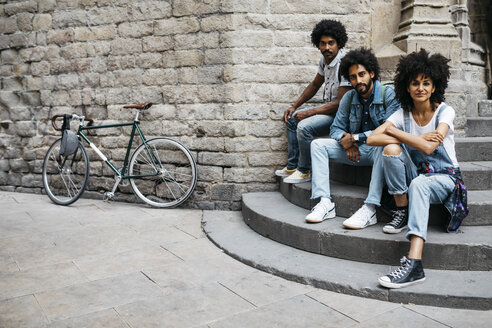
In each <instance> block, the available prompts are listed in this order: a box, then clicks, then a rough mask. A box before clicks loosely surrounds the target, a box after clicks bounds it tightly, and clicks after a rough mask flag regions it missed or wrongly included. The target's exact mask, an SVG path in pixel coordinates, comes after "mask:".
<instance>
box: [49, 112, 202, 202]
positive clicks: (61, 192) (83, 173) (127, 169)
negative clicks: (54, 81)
mask: <svg viewBox="0 0 492 328" xmlns="http://www.w3.org/2000/svg"><path fill="white" fill-rule="evenodd" d="M151 106H152V103H145V104H139V105H126V106H123V108H132V109H136V111H137V112H136V115H135V119H134V120H133V122H125V123H116V124H107V125H97V126H94V125H92V122H93V121H92V120H91V119H89V118H87V119H86V118H85V116H79V115H76V114H72V115H68V114H67V116H68V118H69V119H72V120H78V121H79V125H78V130H77V134H76V138H77V139H78V140H76V141H75V142H76V144H75V147H74V148H75V151H74V152H73V154H71V155H63V154H60V145H61V140H62V138H60V139H58V140H56V141H55V142H54V143H53V144H52V145H51V146H50V148H49V149H48V152H47V153H46V156H45V158H44V162H43V173H42V176H43V186H44V189H45V191H46V194H47V195H48V197H49V198H50V199H51V200H52V201H53V202H54V203H56V204H59V205H70V204H72V203H74V202H75V201H76V200H77V199H79V198H80V196H82V194H83V193H84V190H85V189H86V186H87V182H88V180H89V173H90V169H89V157H88V155H87V151H86V149H85V147H84V145H83V143H82V141H84V142H85V143H87V144H88V145H89V146H90V147H91V148H92V149H93V150H94V152H95V153H96V154H97V155H98V156H99V157H100V158H101V159H102V160H103V161H104V162H105V163H106V164H107V165H108V166H109V167H110V168H111V170H112V171H114V173H115V184H114V186H113V188H112V190H111V191H110V192H105V193H104V196H103V199H104V200H109V199H112V198H113V197H114V193H115V191H116V188H117V187H118V185H119V184H120V182H121V181H122V180H124V179H128V180H129V181H130V185H131V187H132V189H133V192H134V193H135V194H136V195H137V196H138V197H139V198H140V199H141V200H142V201H144V202H145V203H147V204H149V205H151V206H155V207H176V206H179V205H180V204H182V203H183V202H185V201H186V200H187V199H188V198H189V197H190V196H191V194H192V192H193V190H194V189H195V186H196V183H197V168H196V162H195V159H194V158H193V156H192V154H191V152H190V150H189V149H188V148H187V147H186V146H184V145H183V144H181V143H180V142H178V141H176V140H173V139H171V138H167V137H156V138H152V139H149V140H147V139H146V138H145V136H144V134H143V132H142V130H141V128H140V126H139V123H140V121H139V115H140V113H141V112H142V111H144V110H147V109H149V108H150V107H151ZM64 116H65V115H55V116H53V117H52V119H51V123H52V125H53V128H54V129H55V130H57V131H61V130H62V128H60V127H59V126H57V124H56V120H57V119H59V118H61V117H64ZM85 121H87V122H88V124H87V125H86V124H85ZM124 126H132V131H131V134H130V139H129V141H128V146H127V149H126V155H125V159H124V161H123V167H122V169H121V170H118V169H117V168H116V167H115V166H114V165H113V163H112V162H111V161H110V160H109V159H108V158H107V157H106V156H105V155H104V154H103V153H102V152H101V151H100V150H99V149H98V148H97V146H96V145H95V144H94V143H93V142H91V140H90V139H89V137H88V136H89V135H90V134H91V132H93V130H96V129H107V128H115V127H124ZM68 128H70V127H68ZM84 132H86V133H84ZM136 134H138V136H139V137H140V139H141V144H140V145H138V146H137V147H136V148H135V150H134V151H133V153H132V155H131V157H130V151H131V149H132V145H133V140H134V137H135V135H136ZM74 135H75V134H74Z"/></svg>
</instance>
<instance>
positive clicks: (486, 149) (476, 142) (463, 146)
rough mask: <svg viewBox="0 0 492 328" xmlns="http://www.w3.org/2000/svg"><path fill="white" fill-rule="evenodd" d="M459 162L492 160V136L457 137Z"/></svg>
mask: <svg viewBox="0 0 492 328" xmlns="http://www.w3.org/2000/svg"><path fill="white" fill-rule="evenodd" d="M454 141H455V148H456V157H457V158H458V162H475V161H492V151H490V150H491V149H492V137H467V138H455V139H454Z"/></svg>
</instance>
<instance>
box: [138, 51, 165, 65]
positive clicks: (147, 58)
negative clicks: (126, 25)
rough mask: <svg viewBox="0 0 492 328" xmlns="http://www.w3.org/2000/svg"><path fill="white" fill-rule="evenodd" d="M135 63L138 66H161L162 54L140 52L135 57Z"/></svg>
mask: <svg viewBox="0 0 492 328" xmlns="http://www.w3.org/2000/svg"><path fill="white" fill-rule="evenodd" d="M136 65H137V67H140V68H161V67H162V66H163V65H162V55H161V54H157V53H142V54H139V55H138V56H137V57H136Z"/></svg>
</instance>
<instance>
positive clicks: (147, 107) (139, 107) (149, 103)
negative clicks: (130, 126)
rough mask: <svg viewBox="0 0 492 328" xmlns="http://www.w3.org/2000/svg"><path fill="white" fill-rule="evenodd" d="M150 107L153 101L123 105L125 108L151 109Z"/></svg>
mask: <svg viewBox="0 0 492 328" xmlns="http://www.w3.org/2000/svg"><path fill="white" fill-rule="evenodd" d="M150 107H152V103H151V102H148V103H145V104H138V105H125V106H123V108H136V109H140V110H145V109H149V108H150Z"/></svg>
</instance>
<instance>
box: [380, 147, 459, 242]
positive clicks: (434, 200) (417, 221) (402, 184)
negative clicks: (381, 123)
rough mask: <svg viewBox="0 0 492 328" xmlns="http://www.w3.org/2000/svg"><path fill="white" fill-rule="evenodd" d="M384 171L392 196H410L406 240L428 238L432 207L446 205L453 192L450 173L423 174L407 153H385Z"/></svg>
mask: <svg viewBox="0 0 492 328" xmlns="http://www.w3.org/2000/svg"><path fill="white" fill-rule="evenodd" d="M383 168H384V177H385V179H386V184H387V185H388V192H389V193H390V194H391V195H402V194H406V193H408V228H407V235H406V237H407V238H408V239H410V236H411V235H415V236H418V237H420V238H422V239H424V240H426V238H427V225H428V222H429V207H430V204H441V203H443V202H444V201H445V200H446V198H447V197H448V196H449V194H450V193H451V192H452V191H453V189H454V181H453V179H452V178H451V177H450V176H449V175H447V174H425V175H424V174H421V175H418V176H417V168H416V166H415V164H414V163H413V162H412V161H411V159H410V157H409V156H408V155H407V154H406V153H401V154H399V155H386V154H383Z"/></svg>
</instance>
